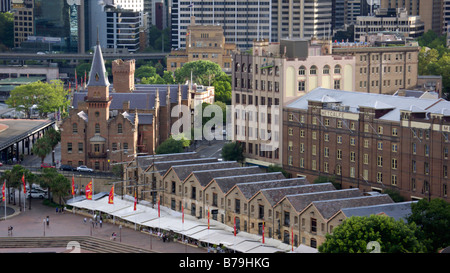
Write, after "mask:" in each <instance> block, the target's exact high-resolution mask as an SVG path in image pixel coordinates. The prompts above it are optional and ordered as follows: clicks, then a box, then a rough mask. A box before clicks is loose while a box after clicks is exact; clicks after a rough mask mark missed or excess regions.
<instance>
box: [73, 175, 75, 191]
mask: <svg viewBox="0 0 450 273" xmlns="http://www.w3.org/2000/svg"><path fill="white" fill-rule="evenodd" d="M72 195H75V177H74V175H72Z"/></svg>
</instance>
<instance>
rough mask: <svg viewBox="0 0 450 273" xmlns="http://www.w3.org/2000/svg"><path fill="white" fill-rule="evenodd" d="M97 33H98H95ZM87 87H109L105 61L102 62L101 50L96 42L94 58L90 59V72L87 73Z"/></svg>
mask: <svg viewBox="0 0 450 273" xmlns="http://www.w3.org/2000/svg"><path fill="white" fill-rule="evenodd" d="M97 33H98V32H97ZM87 85H88V87H89V86H109V81H108V76H107V72H106V68H105V61H104V60H103V54H102V48H101V47H100V42H99V40H98V34H97V45H96V46H95V51H94V57H93V58H92V66H91V71H90V72H89V82H88V84H87Z"/></svg>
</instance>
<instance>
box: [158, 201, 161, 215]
mask: <svg viewBox="0 0 450 273" xmlns="http://www.w3.org/2000/svg"><path fill="white" fill-rule="evenodd" d="M159 203H160V200H159V199H158V217H161V209H160V207H159Z"/></svg>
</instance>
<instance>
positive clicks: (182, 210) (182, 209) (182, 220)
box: [181, 205, 184, 224]
mask: <svg viewBox="0 0 450 273" xmlns="http://www.w3.org/2000/svg"><path fill="white" fill-rule="evenodd" d="M181 222H182V223H183V224H184V206H183V205H181Z"/></svg>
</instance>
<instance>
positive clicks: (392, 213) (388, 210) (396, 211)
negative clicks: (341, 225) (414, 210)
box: [341, 201, 417, 220]
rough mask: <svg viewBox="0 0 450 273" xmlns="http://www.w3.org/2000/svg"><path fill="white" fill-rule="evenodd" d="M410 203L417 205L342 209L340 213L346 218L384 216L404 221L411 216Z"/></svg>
mask: <svg viewBox="0 0 450 273" xmlns="http://www.w3.org/2000/svg"><path fill="white" fill-rule="evenodd" d="M412 203H417V201H410V202H400V203H389V204H381V205H373V206H363V207H352V208H343V209H341V211H342V213H343V214H344V215H345V216H346V217H351V216H369V215H374V214H376V215H379V214H385V215H387V216H389V217H393V218H394V219H395V220H399V219H406V217H408V216H409V215H410V214H411V204H412Z"/></svg>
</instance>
